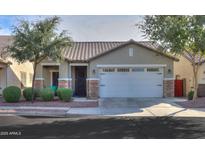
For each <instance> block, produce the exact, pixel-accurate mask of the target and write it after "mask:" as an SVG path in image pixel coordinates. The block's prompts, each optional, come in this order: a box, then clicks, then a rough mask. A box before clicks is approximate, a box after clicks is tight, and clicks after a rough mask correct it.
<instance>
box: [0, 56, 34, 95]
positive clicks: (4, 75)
mask: <svg viewBox="0 0 205 154" xmlns="http://www.w3.org/2000/svg"><path fill="white" fill-rule="evenodd" d="M7 60H9V61H10V62H11V63H12V64H10V65H7V66H5V67H4V68H1V69H0V94H1V93H2V90H3V89H4V88H5V87H7V86H12V85H14V86H18V87H19V88H21V72H25V73H26V85H24V86H25V87H31V85H32V82H31V80H30V74H31V75H33V65H32V63H30V62H25V63H23V64H19V63H17V62H16V61H15V60H14V59H12V58H8V59H7ZM1 66H2V65H1Z"/></svg>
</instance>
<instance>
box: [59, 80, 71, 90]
mask: <svg viewBox="0 0 205 154" xmlns="http://www.w3.org/2000/svg"><path fill="white" fill-rule="evenodd" d="M71 83H72V81H71V80H59V81H58V87H59V88H72V85H71Z"/></svg>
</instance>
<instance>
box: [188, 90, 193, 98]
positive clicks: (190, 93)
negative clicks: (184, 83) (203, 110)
mask: <svg viewBox="0 0 205 154" xmlns="http://www.w3.org/2000/svg"><path fill="white" fill-rule="evenodd" d="M193 97H194V91H190V92H189V93H188V100H192V99H193Z"/></svg>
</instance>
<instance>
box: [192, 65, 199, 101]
mask: <svg viewBox="0 0 205 154" xmlns="http://www.w3.org/2000/svg"><path fill="white" fill-rule="evenodd" d="M198 69H199V67H198V64H193V73H194V96H193V100H194V101H195V100H196V98H197V93H198Z"/></svg>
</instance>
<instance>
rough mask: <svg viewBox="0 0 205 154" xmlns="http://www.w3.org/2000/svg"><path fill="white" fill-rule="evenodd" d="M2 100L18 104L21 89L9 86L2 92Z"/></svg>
mask: <svg viewBox="0 0 205 154" xmlns="http://www.w3.org/2000/svg"><path fill="white" fill-rule="evenodd" d="M3 98H4V100H5V101H6V102H18V101H19V100H20V98H21V89H20V88H19V87H16V86H10V87H7V88H5V89H4V90H3Z"/></svg>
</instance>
